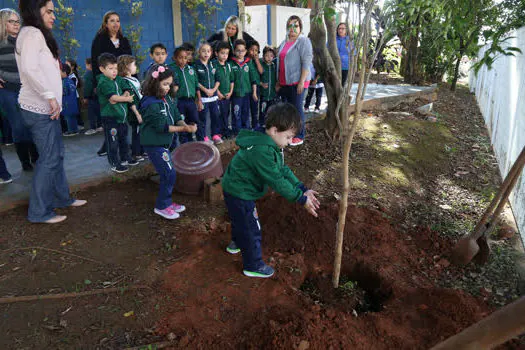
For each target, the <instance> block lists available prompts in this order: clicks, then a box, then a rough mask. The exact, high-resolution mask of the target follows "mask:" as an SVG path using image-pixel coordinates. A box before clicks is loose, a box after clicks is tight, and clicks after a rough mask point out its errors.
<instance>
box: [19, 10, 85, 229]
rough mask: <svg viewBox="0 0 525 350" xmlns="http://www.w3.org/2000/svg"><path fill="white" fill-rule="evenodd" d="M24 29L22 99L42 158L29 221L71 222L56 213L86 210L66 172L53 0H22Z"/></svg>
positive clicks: (20, 35)
mask: <svg viewBox="0 0 525 350" xmlns="http://www.w3.org/2000/svg"><path fill="white" fill-rule="evenodd" d="M19 6H20V15H21V16H22V21H23V24H24V26H23V27H22V29H21V31H20V34H19V35H18V39H17V41H16V51H15V52H16V63H17V66H18V71H19V72H20V80H21V83H22V88H21V90H20V95H19V97H18V102H19V103H20V108H21V112H22V118H23V120H24V123H25V124H26V126H27V127H28V128H29V129H30V131H31V135H32V136H33V140H34V142H35V144H36V147H37V149H38V153H39V154H40V157H39V158H38V161H37V163H36V169H35V174H34V176H33V184H32V188H31V195H30V198H29V212H28V216H27V218H28V220H29V221H31V222H42V223H48V224H54V223H58V222H61V221H64V220H65V219H66V216H64V215H57V214H56V213H55V208H64V207H70V206H71V207H80V206H82V205H84V204H86V201H85V200H80V199H73V198H71V196H70V194H69V185H68V183H67V179H66V173H65V171H64V144H63V143H62V129H61V127H60V120H59V117H60V110H61V109H62V106H61V103H62V78H61V76H60V62H59V59H58V45H57V42H56V40H55V38H54V37H53V34H52V33H51V29H53V24H54V22H55V13H54V11H55V7H54V5H53V2H52V1H50V0H36V1H35V0H20V5H19Z"/></svg>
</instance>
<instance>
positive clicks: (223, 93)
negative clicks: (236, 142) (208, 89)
mask: <svg viewBox="0 0 525 350" xmlns="http://www.w3.org/2000/svg"><path fill="white" fill-rule="evenodd" d="M229 54H230V44H228V43H227V42H225V41H221V42H220V43H219V44H218V45H217V46H216V52H215V55H216V56H217V58H215V59H214V60H213V63H214V64H215V67H216V69H217V71H216V77H217V81H218V82H219V89H218V90H217V95H218V96H219V111H220V116H219V126H218V127H219V129H220V134H221V135H223V136H224V137H229V136H230V133H231V132H230V129H229V128H228V117H229V116H230V101H231V97H232V94H233V74H232V65H231V63H230V62H228V55H229Z"/></svg>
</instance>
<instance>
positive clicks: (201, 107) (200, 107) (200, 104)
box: [197, 100, 204, 112]
mask: <svg viewBox="0 0 525 350" xmlns="http://www.w3.org/2000/svg"><path fill="white" fill-rule="evenodd" d="M203 109H204V105H203V104H202V101H201V100H199V101H198V102H197V110H198V111H199V112H200V111H202V110H203Z"/></svg>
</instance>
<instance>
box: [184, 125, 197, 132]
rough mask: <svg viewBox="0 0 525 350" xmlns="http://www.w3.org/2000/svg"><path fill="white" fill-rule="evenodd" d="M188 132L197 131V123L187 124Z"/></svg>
mask: <svg viewBox="0 0 525 350" xmlns="http://www.w3.org/2000/svg"><path fill="white" fill-rule="evenodd" d="M186 132H190V133H195V132H197V125H195V124H189V125H186Z"/></svg>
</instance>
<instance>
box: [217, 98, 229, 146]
mask: <svg viewBox="0 0 525 350" xmlns="http://www.w3.org/2000/svg"><path fill="white" fill-rule="evenodd" d="M230 102H231V101H230V100H219V102H218V103H219V111H220V114H219V123H218V124H219V125H218V128H219V130H220V132H219V134H221V135H222V136H225V137H228V136H230V129H228V117H229V116H230Z"/></svg>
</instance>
